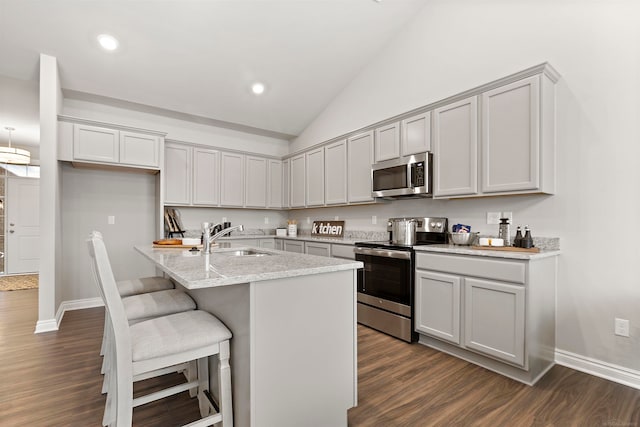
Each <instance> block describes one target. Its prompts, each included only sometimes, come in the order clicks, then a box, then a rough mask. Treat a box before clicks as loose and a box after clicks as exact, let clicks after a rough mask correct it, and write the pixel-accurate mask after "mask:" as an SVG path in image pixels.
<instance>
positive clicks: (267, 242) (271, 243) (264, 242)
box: [260, 239, 276, 249]
mask: <svg viewBox="0 0 640 427" xmlns="http://www.w3.org/2000/svg"><path fill="white" fill-rule="evenodd" d="M260 247H261V248H267V249H276V240H275V239H260Z"/></svg>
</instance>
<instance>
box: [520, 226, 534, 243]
mask: <svg viewBox="0 0 640 427" xmlns="http://www.w3.org/2000/svg"><path fill="white" fill-rule="evenodd" d="M522 247H523V248H532V247H533V238H532V237H531V230H529V226H528V225H525V227H524V237H523V238H522Z"/></svg>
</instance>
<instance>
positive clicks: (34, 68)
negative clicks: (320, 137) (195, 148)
mask: <svg viewBox="0 0 640 427" xmlns="http://www.w3.org/2000/svg"><path fill="white" fill-rule="evenodd" d="M425 1H426V0H382V1H374V0H209V1H205V0H166V1H146V0H128V1H125V0H110V1H102V0H96V1H87V0H0V16H1V17H2V24H1V25H0V76H5V77H10V78H13V79H19V80H33V81H37V76H38V63H39V62H38V57H39V54H40V53H45V54H49V55H52V56H55V57H56V58H57V59H58V67H59V70H60V75H61V83H62V86H63V88H64V91H65V96H67V97H71V98H73V97H78V98H85V99H86V98H90V97H92V96H94V97H98V98H100V97H102V98H103V99H104V97H106V98H113V99H117V100H124V101H128V102H132V103H136V104H142V105H145V106H151V107H156V108H160V109H164V110H167V111H177V112H181V113H187V114H190V115H193V116H198V117H204V118H210V119H214V120H217V121H220V122H221V123H224V122H227V123H229V124H235V125H240V126H246V127H248V128H256V129H259V130H265V131H268V132H271V133H273V135H274V136H280V137H282V138H284V139H290V138H292V137H293V136H295V135H298V134H299V133H300V132H301V131H302V130H303V129H304V128H305V127H306V126H307V125H308V124H309V123H310V122H311V121H312V120H313V119H314V118H315V117H316V116H317V115H318V114H319V113H320V112H321V111H322V110H323V109H324V108H326V106H327V105H328V103H329V102H330V101H331V100H332V99H333V98H334V97H336V96H337V95H338V94H339V93H340V91H341V90H342V89H343V88H344V87H345V86H346V85H347V84H348V83H349V82H350V81H351V80H352V79H353V78H354V77H355V76H356V75H357V74H358V73H359V72H360V71H361V70H362V69H363V67H366V65H367V63H368V62H369V61H370V60H371V59H372V58H373V57H375V55H376V54H377V53H378V52H379V51H380V50H381V49H382V48H383V47H384V46H385V45H386V44H387V43H388V42H389V41H390V39H391V38H393V36H394V35H395V34H397V33H398V32H399V31H401V30H402V28H403V26H404V24H406V23H407V22H408V21H409V20H410V19H411V18H412V16H414V15H415V14H416V13H417V11H418V10H419V9H420V8H421V7H422V6H423V5H424V3H425ZM102 33H108V34H111V35H113V36H115V37H116V38H117V39H118V40H119V42H120V45H119V48H118V49H117V50H115V51H113V52H107V51H105V50H103V49H102V48H100V46H99V45H98V43H97V40H96V37H97V36H98V35H99V34H102ZM398 66H402V64H398ZM257 81H259V82H262V83H264V85H265V87H266V89H265V91H264V93H263V94H262V95H260V96H256V95H254V94H253V93H252V92H251V89H250V87H251V85H252V84H253V83H254V82H257ZM4 108H6V106H5V107H4ZM5 121H6V119H4V118H3V117H2V111H1V110H0V126H2V127H4V126H8V125H11V124H10V123H5Z"/></svg>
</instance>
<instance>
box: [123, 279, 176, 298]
mask: <svg viewBox="0 0 640 427" xmlns="http://www.w3.org/2000/svg"><path fill="white" fill-rule="evenodd" d="M116 284H117V286H118V292H119V293H120V296H121V297H128V296H131V295H138V294H144V293H147V292H157V291H165V290H167V289H173V288H174V286H173V282H171V280H169V279H166V278H164V277H158V276H153V277H142V278H140V279H130V280H120V281H118V282H117V283H116Z"/></svg>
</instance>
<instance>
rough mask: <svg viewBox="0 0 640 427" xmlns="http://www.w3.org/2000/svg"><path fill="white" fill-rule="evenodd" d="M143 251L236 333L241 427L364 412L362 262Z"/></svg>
mask: <svg viewBox="0 0 640 427" xmlns="http://www.w3.org/2000/svg"><path fill="white" fill-rule="evenodd" d="M136 250H137V251H138V252H140V253H141V254H142V255H144V256H145V257H147V258H148V259H150V260H151V261H153V262H154V263H155V264H156V266H157V267H158V268H159V269H160V270H162V271H163V272H165V273H166V274H167V275H168V276H169V277H170V278H171V279H172V280H173V281H175V282H176V283H177V284H179V285H181V286H183V287H184V288H185V289H186V291H187V292H188V293H189V294H190V295H191V296H192V297H193V298H194V300H195V301H196V303H197V305H198V309H201V310H205V311H208V312H210V313H212V314H213V315H215V316H216V317H218V318H219V319H220V320H221V321H223V322H224V323H225V325H226V326H227V327H228V328H229V329H230V330H231V332H232V333H233V338H232V339H231V369H232V383H233V406H234V408H233V412H234V421H235V423H234V424H235V425H236V426H240V427H242V426H276V425H277V426H302V425H304V426H346V425H347V410H348V409H349V408H351V407H353V406H355V405H356V403H357V352H356V344H357V329H356V282H357V274H356V270H357V269H358V268H362V263H360V262H356V261H350V260H344V259H336V258H326V257H318V256H312V255H304V254H294V253H289V252H282V251H277V250H266V249H255V248H229V249H215V250H214V251H213V252H212V253H211V254H203V253H202V252H201V251H197V252H196V251H190V250H186V249H164V248H161V249H157V248H153V247H151V246H136ZM210 363H211V364H214V363H215V360H211V361H210ZM215 368H216V367H215V366H211V369H210V372H211V384H212V386H211V388H212V394H214V396H215V397H216V398H217V396H216V393H217V390H216V387H215V384H216V383H217V378H216V369H215Z"/></svg>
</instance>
